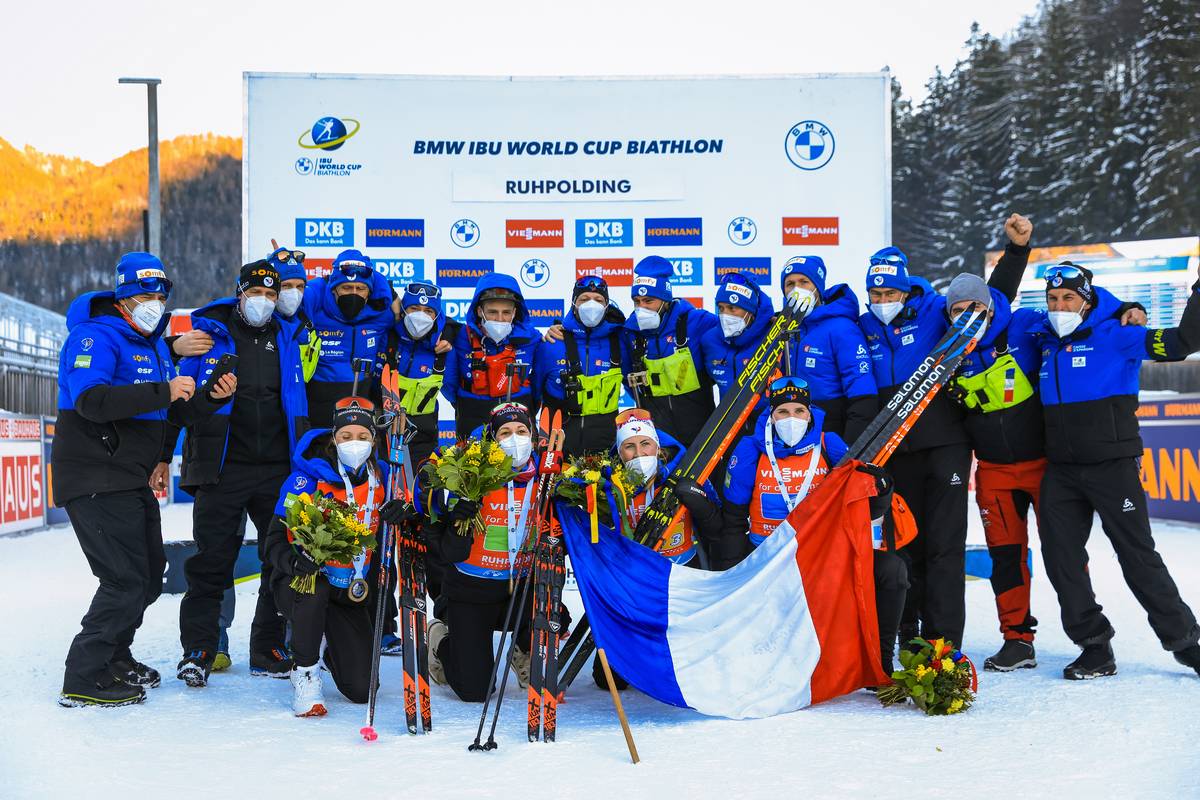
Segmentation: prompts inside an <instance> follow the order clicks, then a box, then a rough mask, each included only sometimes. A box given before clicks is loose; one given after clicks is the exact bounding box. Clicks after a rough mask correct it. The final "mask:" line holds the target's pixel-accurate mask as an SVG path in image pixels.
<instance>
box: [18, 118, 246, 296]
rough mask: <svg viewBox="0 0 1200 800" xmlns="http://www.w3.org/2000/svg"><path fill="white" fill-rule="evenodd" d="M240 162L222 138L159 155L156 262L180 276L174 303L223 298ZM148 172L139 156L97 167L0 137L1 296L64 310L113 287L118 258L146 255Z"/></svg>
mask: <svg viewBox="0 0 1200 800" xmlns="http://www.w3.org/2000/svg"><path fill="white" fill-rule="evenodd" d="M241 154H242V143H241V139H237V138H233V137H228V136H214V135H200V136H181V137H178V138H176V139H172V140H170V141H164V142H162V143H161V145H160V147H159V159H160V165H161V171H162V191H163V234H162V238H163V253H162V254H161V255H162V257H163V260H164V262H165V263H166V265H167V268H168V270H170V271H172V272H174V273H175V274H176V275H177V276H178V278H177V280H176V285H177V286H178V287H179V293H178V294H179V296H178V297H177V298H174V299H175V302H176V304H179V305H184V304H187V305H194V304H197V303H201V302H204V301H205V300H207V299H209V298H211V297H212V296H216V295H220V294H222V293H224V292H223V290H224V289H225V288H226V284H227V283H228V281H226V280H224V278H225V276H227V275H228V274H230V272H231V271H232V270H234V269H236V267H237V262H238V254H239V251H240V242H241ZM146 171H147V166H146V149H145V148H140V149H138V150H134V151H132V152H130V153H127V154H125V155H123V156H121V157H120V158H117V159H114V160H113V161H110V162H109V163H107V164H101V165H97V164H92V163H91V162H88V161H84V160H82V159H79V158H71V157H68V156H59V155H48V154H45V153H41V152H38V151H37V150H34V149H33V148H31V147H26V148H25V149H24V150H18V149H16V148H15V147H13V146H12V145H11V144H9V143H8V142H7V141H5V140H4V139H0V291H3V292H7V293H9V294H15V295H17V296H18V297H21V298H23V299H25V300H29V301H31V302H35V303H38V304H39V305H43V306H46V307H48V308H54V309H58V310H61V309H62V308H64V307H65V306H66V304H68V303H69V302H70V300H71V299H72V298H73V297H74V296H75V295H76V294H78V293H79V292H81V291H86V290H89V289H94V288H111V287H109V286H108V285H107V284H108V281H109V279H110V276H111V274H112V265H113V264H114V263H115V262H116V259H117V258H118V257H119V256H120V254H121V253H122V252H124V251H126V250H134V249H141V248H142V211H143V209H145V207H146ZM173 277H175V276H173ZM180 279H182V280H180Z"/></svg>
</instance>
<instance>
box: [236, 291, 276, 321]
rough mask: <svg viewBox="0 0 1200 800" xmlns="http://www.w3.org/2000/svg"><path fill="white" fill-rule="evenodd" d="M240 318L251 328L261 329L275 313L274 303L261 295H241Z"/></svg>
mask: <svg viewBox="0 0 1200 800" xmlns="http://www.w3.org/2000/svg"><path fill="white" fill-rule="evenodd" d="M241 307H242V317H243V318H244V319H245V320H246V322H248V323H250V327H251V328H261V327H262V326H263V325H266V324H267V320H269V319H270V318H271V315H272V314H274V313H275V301H274V300H271V299H270V298H268V297H263V296H262V295H255V296H253V297H247V296H245V295H242V300H241Z"/></svg>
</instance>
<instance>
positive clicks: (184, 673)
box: [175, 650, 213, 687]
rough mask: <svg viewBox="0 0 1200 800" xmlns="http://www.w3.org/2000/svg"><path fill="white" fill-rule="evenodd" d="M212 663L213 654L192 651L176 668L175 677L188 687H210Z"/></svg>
mask: <svg viewBox="0 0 1200 800" xmlns="http://www.w3.org/2000/svg"><path fill="white" fill-rule="evenodd" d="M212 663H213V661H212V654H211V653H209V652H208V651H207V650H192V651H191V652H190V653H188V654H187V655H185V656H184V657H183V659H182V660H181V661H180V662H179V664H178V665H177V666H176V667H175V670H176V671H175V677H176V678H178V679H179V680H181V681H183V682H184V683H186V684H187V685H188V686H193V687H200V686H208V674H209V673H210V672H211V671H212Z"/></svg>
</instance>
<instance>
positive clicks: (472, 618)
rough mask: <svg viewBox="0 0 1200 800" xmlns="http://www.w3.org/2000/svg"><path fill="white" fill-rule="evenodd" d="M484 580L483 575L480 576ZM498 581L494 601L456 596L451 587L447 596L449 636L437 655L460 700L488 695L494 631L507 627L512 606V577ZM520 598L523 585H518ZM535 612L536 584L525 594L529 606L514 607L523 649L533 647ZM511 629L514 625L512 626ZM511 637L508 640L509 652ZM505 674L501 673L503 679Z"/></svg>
mask: <svg viewBox="0 0 1200 800" xmlns="http://www.w3.org/2000/svg"><path fill="white" fill-rule="evenodd" d="M476 580H482V579H476ZM491 582H492V583H495V584H496V588H497V590H498V591H497V592H496V598H495V599H494V600H492V601H490V602H487V601H483V598H473V599H474V600H477V601H476V602H468V601H466V600H460V599H457V598H455V597H454V595H453V592H452V591H451V592H450V593H449V595H448V596H447V598H446V600H447V602H446V617H445V621H446V627H447V628H448V632H447V634H446V638H445V639H443V640H442V642H441V644H440V645H439V646H438V652H437V657H438V659H439V660H440V661H441V662H442V668H443V669H444V670H445V672H446V682H447V683H449V684H450V688H451V689H453V690H454V693H455V694H457V695H458V697H459V699H460V700H465V701H466V702H468V703H482V702H483V701H484V700H485V699H487V694H488V681H489V680H490V679H491V677H492V668H493V667H494V666H495V663H496V662H495V653H494V652H493V650H494V648H495V645H494V644H493V641H492V634H494V633H495V632H496V631H499V630H502V629H503V628H504V612H505V611H507V610H508V592H507V587H508V581H503V580H498V581H491ZM516 591H517V592H518V597H517V599H518V600H520V596H519V593H520V591H521V587H520V585H517V586H516ZM532 613H533V591H532V588H531V589H530V591H529V592H527V593H526V595H525V607H524V608H523V609H517V610H515V611H514V615H515V616H516V618H517V621H518V631H517V634H516V637H517V646H518V647H520V648H521V650H522V651H527V650H528V649H529V643H530V628H529V621H530V618H531V617H532ZM509 630H510V631H511V627H510V628H509ZM511 641H512V639H511V638H509V639H506V640H505V643H504V649H505V653H506V654H507V652H508V646H509V643H510V642H511ZM502 677H503V676H499V677H498V678H497V681H499V680H500V679H501V678H502Z"/></svg>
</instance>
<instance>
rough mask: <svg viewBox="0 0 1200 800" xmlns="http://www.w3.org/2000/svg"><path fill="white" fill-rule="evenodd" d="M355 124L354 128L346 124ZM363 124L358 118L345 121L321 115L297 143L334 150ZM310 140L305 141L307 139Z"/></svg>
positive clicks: (312, 148)
mask: <svg viewBox="0 0 1200 800" xmlns="http://www.w3.org/2000/svg"><path fill="white" fill-rule="evenodd" d="M347 123H350V124H351V125H353V126H354V127H353V129H348V128H347V127H346V124H347ZM360 127H361V126H360V125H359V123H358V120H356V119H346V120H345V121H343V120H340V119H338V118H337V117H321V118H320V119H319V120H317V121H316V122H314V123H313V126H312V128H311V129H310V130H307V131H305V132H304V133H302V134H300V138H299V139H298V140H297V143H298V144H299V145H300V146H301V147H303V148H305V149H308V150H325V151H327V152H332V151H334V150H337V149H338V148H339V147H341V146H342V145H344V144H345V143H346V141H347V140H348V139H350V138H351V137H352V136H354V134H356V133H358V129H359V128H360ZM306 138H307V139H308V141H305V139H306Z"/></svg>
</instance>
